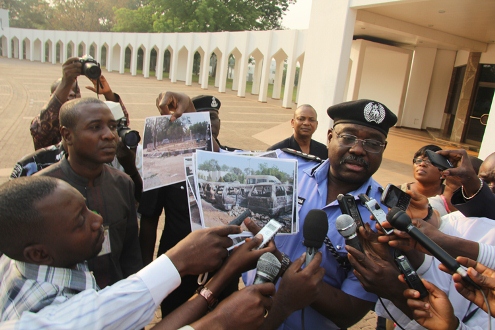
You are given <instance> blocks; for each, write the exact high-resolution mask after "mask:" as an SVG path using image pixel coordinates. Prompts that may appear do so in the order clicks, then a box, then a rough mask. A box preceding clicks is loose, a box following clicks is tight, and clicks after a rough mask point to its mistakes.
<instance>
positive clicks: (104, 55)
mask: <svg viewBox="0 0 495 330" xmlns="http://www.w3.org/2000/svg"><path fill="white" fill-rule="evenodd" d="M108 49H109V47H108V44H107V43H106V42H105V43H104V44H103V45H102V46H101V49H100V58H99V61H100V65H101V66H102V67H104V68H107V70H108V62H109V58H110V52H109V51H108Z"/></svg>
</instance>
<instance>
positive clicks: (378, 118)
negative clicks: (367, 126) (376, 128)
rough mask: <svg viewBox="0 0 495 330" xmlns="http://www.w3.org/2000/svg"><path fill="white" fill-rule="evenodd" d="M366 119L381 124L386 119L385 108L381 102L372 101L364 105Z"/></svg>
mask: <svg viewBox="0 0 495 330" xmlns="http://www.w3.org/2000/svg"><path fill="white" fill-rule="evenodd" d="M364 119H366V121H367V122H369V123H371V122H372V121H374V122H376V123H377V124H380V123H381V122H382V121H383V119H385V109H384V108H383V105H381V104H380V103H375V102H370V103H368V104H366V106H365V107H364Z"/></svg>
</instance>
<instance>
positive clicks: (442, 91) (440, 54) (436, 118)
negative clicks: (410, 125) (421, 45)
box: [421, 50, 456, 129]
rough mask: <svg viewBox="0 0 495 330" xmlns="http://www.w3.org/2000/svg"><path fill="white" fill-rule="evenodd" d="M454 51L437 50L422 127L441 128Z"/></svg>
mask: <svg viewBox="0 0 495 330" xmlns="http://www.w3.org/2000/svg"><path fill="white" fill-rule="evenodd" d="M455 55H456V52H454V51H451V50H438V51H437V55H436V57H435V65H434V67H433V74H432V77H431V83H430V89H429V91H428V100H427V101H426V107H425V114H424V117H423V123H422V125H421V128H422V129H425V128H427V127H431V128H441V123H442V119H443V111H444V109H445V101H446V100H447V95H448V93H449V87H450V79H451V76H452V70H453V66H454V62H455Z"/></svg>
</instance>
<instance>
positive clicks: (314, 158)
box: [280, 148, 323, 163]
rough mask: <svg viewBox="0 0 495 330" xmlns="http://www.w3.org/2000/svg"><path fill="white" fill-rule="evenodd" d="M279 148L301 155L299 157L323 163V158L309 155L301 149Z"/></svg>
mask: <svg viewBox="0 0 495 330" xmlns="http://www.w3.org/2000/svg"><path fill="white" fill-rule="evenodd" d="M280 150H282V151H283V152H286V153H288V154H291V155H294V156H297V157H301V158H304V159H307V160H312V161H315V162H318V163H323V159H321V158H320V157H318V156H315V155H310V154H307V153H305V152H302V151H297V150H295V149H291V148H282V149H280Z"/></svg>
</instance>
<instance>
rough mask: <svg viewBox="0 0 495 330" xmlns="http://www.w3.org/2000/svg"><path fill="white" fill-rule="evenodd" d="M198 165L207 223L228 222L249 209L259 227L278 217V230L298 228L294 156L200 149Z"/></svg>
mask: <svg viewBox="0 0 495 330" xmlns="http://www.w3.org/2000/svg"><path fill="white" fill-rule="evenodd" d="M195 168H196V178H197V180H196V181H197V183H198V185H197V187H198V190H199V196H200V198H199V199H198V201H199V202H200V212H201V214H202V219H203V222H204V225H205V226H206V227H215V226H222V225H227V224H228V223H229V222H230V221H232V220H233V219H234V218H236V217H237V216H238V215H239V214H241V213H242V212H244V211H245V210H246V209H249V210H250V211H251V216H250V218H251V219H252V220H253V221H255V222H256V223H257V224H258V226H260V227H263V226H264V225H265V224H266V223H268V221H270V219H275V220H277V221H278V222H280V223H281V224H282V226H283V227H282V229H281V230H280V231H279V234H292V233H295V232H297V228H298V225H297V215H296V214H297V212H295V207H296V203H295V201H296V200H297V196H296V195H297V193H296V191H297V189H296V186H295V185H296V183H297V177H296V175H297V162H296V161H295V160H290V159H277V158H265V157H251V156H246V155H236V153H215V152H203V151H198V152H197V153H196V162H195ZM294 215H296V216H294ZM243 229H244V230H246V228H243Z"/></svg>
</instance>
